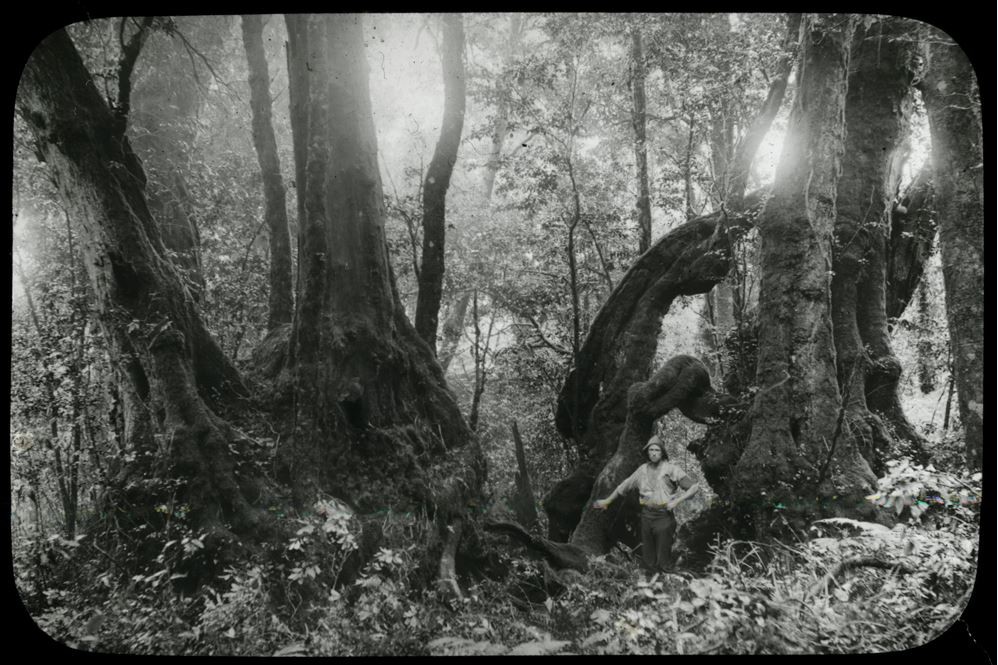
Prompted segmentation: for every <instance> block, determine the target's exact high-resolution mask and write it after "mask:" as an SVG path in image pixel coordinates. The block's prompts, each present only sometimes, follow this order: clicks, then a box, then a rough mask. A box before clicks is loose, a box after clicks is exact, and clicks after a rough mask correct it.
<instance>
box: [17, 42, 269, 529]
mask: <svg viewBox="0 0 998 665" xmlns="http://www.w3.org/2000/svg"><path fill="white" fill-rule="evenodd" d="M97 91H98V88H97V86H96V85H95V83H94V80H93V79H92V78H91V76H90V73H89V72H88V71H87V70H86V67H85V66H84V64H83V62H82V60H81V58H80V56H79V53H78V52H77V51H76V48H75V46H74V45H73V42H72V40H71V39H70V38H69V36H68V35H67V34H66V32H65V31H64V30H58V31H56V32H55V33H53V34H52V35H50V36H49V37H48V38H46V39H45V41H43V42H42V43H41V44H40V45H39V46H38V47H37V49H36V50H35V52H34V53H33V54H32V57H31V59H30V60H29V61H28V63H27V65H26V67H25V69H24V74H23V77H22V79H21V84H20V88H19V90H18V99H17V108H18V111H19V113H20V114H21V116H22V117H23V118H24V120H25V121H26V123H27V125H28V126H29V127H30V129H31V131H32V133H33V135H34V138H35V141H36V145H37V148H38V152H39V154H40V155H41V156H42V158H43V159H44V161H45V163H46V165H47V167H48V168H49V169H50V170H51V173H52V175H53V177H54V180H55V181H56V182H57V183H58V185H59V190H60V193H61V195H62V197H63V200H64V203H65V205H66V208H67V210H70V211H71V215H70V217H71V218H72V220H73V223H74V226H75V230H76V232H77V235H78V237H79V239H80V245H81V249H82V252H83V257H84V263H85V265H86V269H87V273H88V275H89V279H90V285H91V288H92V290H93V293H94V296H95V299H96V307H95V309H96V312H97V317H98V320H99V322H100V324H101V326H102V328H103V330H104V334H105V337H106V339H107V340H108V343H109V346H110V355H111V359H112V362H113V364H114V365H115V366H116V368H117V374H118V376H119V382H120V393H121V396H122V408H123V411H124V433H125V439H126V444H127V445H128V450H129V457H130V458H131V461H129V462H128V463H127V464H126V466H125V468H124V470H123V472H122V474H121V476H120V477H119V478H117V479H116V481H115V483H114V485H115V487H113V488H112V489H111V494H110V497H109V500H108V505H107V507H108V508H109V509H111V510H115V511H117V512H116V518H117V519H119V520H120V521H121V523H122V524H132V525H137V524H145V525H146V526H148V522H150V521H156V520H161V519H162V518H163V516H162V515H159V516H158V517H157V513H156V512H155V510H154V509H155V506H157V505H159V504H161V503H164V502H165V501H167V500H169V497H170V494H171V492H174V491H175V492H176V494H174V497H175V500H176V502H177V505H187V506H188V508H189V510H190V513H189V517H188V519H189V520H190V523H191V524H194V525H198V526H199V527H203V528H204V529H206V530H207V531H208V532H209V534H211V535H213V536H221V537H223V538H225V537H227V534H228V532H229V529H230V528H231V529H232V530H235V531H237V532H241V533H251V532H254V531H257V530H258V529H259V528H260V525H261V524H262V522H261V521H260V520H261V513H260V512H259V511H256V510H254V509H253V508H252V507H251V505H250V501H252V500H253V499H254V498H256V497H257V496H258V494H259V491H260V490H261V487H262V485H260V484H259V483H256V482H255V481H254V480H253V479H252V478H251V477H250V474H244V475H243V476H241V477H237V475H236V474H235V471H234V469H235V462H234V459H233V456H232V453H231V452H230V447H237V446H238V444H239V443H240V438H239V436H238V435H237V434H236V433H235V432H234V431H233V430H232V429H231V428H230V427H229V426H228V425H227V424H226V423H225V422H224V421H223V420H222V419H221V418H219V417H218V416H217V415H216V414H215V412H214V411H213V405H218V404H220V403H222V402H225V401H226V400H227V399H229V398H232V397H233V396H237V395H239V394H242V393H244V391H245V389H244V388H243V387H242V382H241V380H240V377H239V374H238V373H237V372H236V370H235V369H234V368H233V367H232V365H231V364H229V362H228V360H227V359H226V358H225V356H224V355H223V354H222V353H221V351H220V350H219V348H218V346H217V344H215V342H214V340H213V339H212V338H211V337H210V336H209V334H208V332H207V331H206V330H205V327H204V325H203V323H202V321H201V318H200V316H199V311H198V308H197V306H196V304H195V302H194V300H193V299H192V297H191V294H190V292H189V291H188V289H187V287H186V286H185V283H184V280H183V279H182V278H181V276H180V274H179V272H178V269H177V268H176V266H175V265H174V264H173V263H172V262H171V261H170V260H168V259H167V258H166V257H167V248H166V246H165V244H164V241H163V239H162V236H161V233H160V228H159V225H158V224H157V223H156V220H155V219H154V218H153V215H152V214H151V213H150V210H149V206H148V204H147V202H146V198H145V194H144V187H145V184H146V180H145V174H144V172H143V169H142V165H141V163H140V162H139V160H138V159H137V157H136V156H135V154H134V153H133V152H132V149H131V146H130V143H129V141H128V139H127V137H126V136H125V135H124V127H123V124H122V123H120V122H118V121H116V119H115V118H114V117H113V115H112V113H111V111H110V109H109V108H108V105H107V103H106V102H105V100H104V99H103V98H102V97H101V96H100V94H99V93H98V92H97ZM229 403H234V402H231V401H230V402H229ZM174 488H175V489H174Z"/></svg>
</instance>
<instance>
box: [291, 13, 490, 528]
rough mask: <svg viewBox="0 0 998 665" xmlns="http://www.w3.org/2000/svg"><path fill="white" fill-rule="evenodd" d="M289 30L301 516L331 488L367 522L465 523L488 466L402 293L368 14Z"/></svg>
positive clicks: (299, 22)
mask: <svg viewBox="0 0 998 665" xmlns="http://www.w3.org/2000/svg"><path fill="white" fill-rule="evenodd" d="M288 26H289V33H292V32H293V33H294V34H295V38H294V39H295V40H297V41H294V42H292V44H294V45H295V47H294V48H292V49H290V56H291V57H290V64H291V72H290V80H291V82H292V86H293V88H292V91H291V99H292V101H293V102H295V101H300V102H302V103H305V104H307V138H306V139H303V140H301V142H300V143H299V141H298V138H297V137H296V145H305V146H307V155H306V157H305V159H304V160H303V161H304V163H305V171H306V175H305V180H304V183H302V187H303V190H302V191H303V193H304V208H305V217H304V219H303V220H302V223H301V224H300V238H299V247H300V258H301V262H300V264H299V265H300V268H299V275H300V277H299V287H298V297H297V301H296V304H295V308H296V310H295V320H294V324H293V329H292V336H291V351H292V352H291V354H290V358H291V363H293V364H292V365H291V366H290V372H291V375H292V381H293V391H294V429H293V432H292V436H291V437H290V438H289V439H288V440H287V443H285V444H284V446H283V448H282V451H281V454H282V459H283V462H282V467H283V473H285V474H286V475H287V476H288V478H289V480H290V481H291V482H292V483H293V492H294V499H295V501H296V503H297V504H298V505H299V506H304V505H307V504H309V503H310V502H311V500H312V499H313V498H314V497H315V495H316V492H317V491H325V492H330V493H332V494H334V495H337V496H340V497H341V498H345V499H348V500H350V501H352V502H353V503H354V505H355V506H356V507H357V508H358V509H359V510H361V511H362V512H371V511H374V510H378V509H382V508H384V507H387V506H395V507H399V508H400V509H416V508H421V507H422V508H426V509H427V510H428V511H435V513H436V514H437V515H438V516H444V517H446V516H449V515H454V514H462V513H463V512H464V511H465V510H466V509H467V506H468V501H470V500H473V499H474V498H475V497H476V496H477V493H478V492H479V490H480V487H481V483H482V481H483V478H484V462H483V459H482V457H481V453H480V450H479V448H478V443H477V440H476V439H475V438H474V436H473V435H472V433H471V432H470V430H469V429H468V425H467V424H466V423H465V421H464V418H463V417H462V416H461V413H460V411H459V410H458V407H457V405H456V403H455V401H454V397H453V395H452V394H451V393H450V392H449V391H448V389H447V387H446V384H445V383H444V378H443V375H442V373H441V371H440V366H439V365H438V364H437V363H436V361H435V360H434V358H433V353H432V351H431V349H430V347H429V346H428V345H427V344H426V343H425V342H424V341H423V340H422V339H421V338H420V337H419V335H418V334H417V333H416V330H415V328H414V327H413V326H412V324H411V323H410V322H409V320H408V319H407V318H406V316H405V312H404V309H403V307H402V305H401V303H400V301H399V298H398V294H397V293H396V290H395V284H394V277H393V275H392V271H391V267H390V265H389V259H388V247H387V244H386V241H385V232H384V224H385V211H384V202H383V196H382V187H381V179H380V175H379V171H378V164H377V145H376V138H375V131H374V123H373V119H372V115H371V101H370V92H369V84H368V64H367V60H366V55H365V54H366V51H365V49H364V44H363V39H362V26H361V17H360V16H357V15H309V16H295V17H290V16H289V17H288ZM301 38H304V39H301ZM302 45H305V48H298V46H302ZM302 82H304V83H306V84H307V90H302V89H301V88H300V87H297V86H298V85H299V84H300V83H302Z"/></svg>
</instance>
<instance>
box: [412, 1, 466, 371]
mask: <svg viewBox="0 0 998 665" xmlns="http://www.w3.org/2000/svg"><path fill="white" fill-rule="evenodd" d="M442 22H443V45H442V48H441V59H442V61H443V72H444V118H443V122H442V123H441V126H440V138H439V139H438V140H437V147H436V149H435V150H434V151H433V159H432V160H430V166H429V168H428V169H427V170H426V181H425V182H424V183H423V257H422V261H421V263H420V266H419V273H418V280H419V294H418V296H417V298H416V321H415V324H416V332H418V333H419V336H420V337H422V338H423V340H424V341H425V342H426V343H427V344H428V345H429V346H430V350H432V351H433V352H434V354H435V353H436V349H437V319H438V317H439V315H440V298H441V296H442V295H443V281H444V241H445V238H446V228H447V224H446V219H445V211H446V204H447V189H448V187H450V178H451V173H453V171H454V162H455V161H457V150H458V148H459V147H460V145H461V129H462V128H463V127H464V106H465V99H464V98H465V80H464V77H465V74H464V24H463V22H462V18H461V15H460V14H445V15H444V16H443V18H442Z"/></svg>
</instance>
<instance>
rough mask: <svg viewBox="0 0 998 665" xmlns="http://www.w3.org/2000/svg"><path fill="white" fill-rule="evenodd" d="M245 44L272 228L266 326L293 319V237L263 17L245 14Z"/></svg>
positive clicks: (255, 140) (266, 206)
mask: <svg viewBox="0 0 998 665" xmlns="http://www.w3.org/2000/svg"><path fill="white" fill-rule="evenodd" d="M242 28H243V44H244V46H245V47H246V61H247V63H248V65H249V74H250V76H249V85H250V106H251V109H252V114H253V146H254V147H255V148H256V157H257V160H259V162H260V174H261V175H262V177H263V200H264V213H263V216H264V219H265V220H266V222H267V228H268V229H269V230H270V278H269V280H268V284H269V285H270V295H269V297H268V301H267V330H268V331H270V330H273V329H274V328H277V327H278V326H280V325H283V324H285V323H291V317H292V315H293V313H294V302H293V296H292V292H291V289H292V284H291V237H290V234H289V233H288V211H287V208H286V205H287V201H286V199H285V196H284V182H283V179H282V178H281V163H280V161H279V160H278V157H277V140H276V139H275V138H274V127H273V125H272V124H271V120H270V74H269V73H268V71H267V57H266V54H265V52H264V49H263V20H262V19H261V18H260V16H259V15H255V14H252V15H243V17H242Z"/></svg>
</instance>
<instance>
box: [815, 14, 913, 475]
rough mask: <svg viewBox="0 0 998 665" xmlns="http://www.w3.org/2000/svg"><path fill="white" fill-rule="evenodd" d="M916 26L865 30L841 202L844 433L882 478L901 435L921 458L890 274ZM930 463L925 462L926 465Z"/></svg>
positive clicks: (837, 258)
mask: <svg viewBox="0 0 998 665" xmlns="http://www.w3.org/2000/svg"><path fill="white" fill-rule="evenodd" d="M908 30H909V26H908V25H907V24H906V22H904V21H902V20H900V19H890V18H887V19H885V20H882V21H877V22H874V23H871V24H869V25H867V26H864V27H861V28H859V29H858V30H857V31H856V33H855V35H854V37H853V45H852V52H851V58H850V75H849V91H848V94H847V96H846V111H845V113H846V141H845V153H844V155H843V157H842V175H841V178H840V179H839V183H838V194H837V199H836V212H837V216H836V218H835V229H834V244H833V251H832V253H833V263H832V269H833V271H834V277H833V278H832V321H833V325H834V333H835V351H836V366H837V372H838V383H839V390H840V392H841V393H842V399H843V401H844V403H845V404H844V407H845V410H846V413H845V422H844V427H845V429H846V430H848V433H849V434H851V435H852V436H853V437H855V438H856V440H857V444H858V445H859V446H860V450H861V451H862V453H863V456H864V457H865V458H866V460H867V462H868V463H869V464H870V466H871V468H872V469H873V470H874V472H875V473H877V474H878V475H880V474H882V473H883V472H884V470H885V466H884V463H885V458H886V455H887V453H888V452H889V451H888V447H889V445H890V442H891V434H890V433H889V432H888V431H887V429H886V427H885V422H886V423H889V424H890V425H891V427H892V429H893V431H894V433H895V434H896V435H897V436H898V437H899V438H901V439H903V440H904V441H905V442H906V443H907V445H908V447H910V448H913V449H914V450H916V451H920V450H921V445H922V437H921V436H919V434H918V433H917V432H916V431H915V428H914V427H913V426H912V425H911V423H909V422H908V419H907V418H906V417H905V414H904V411H903V410H902V408H901V402H900V398H899V396H898V382H899V379H900V376H901V363H900V362H899V361H898V359H897V358H896V357H895V356H894V354H893V351H892V350H891V346H890V337H889V332H888V329H887V308H886V273H887V265H886V258H887V248H888V238H889V234H890V229H891V224H890V216H891V207H892V206H891V202H892V200H893V198H894V193H895V192H896V191H897V187H898V180H899V179H900V165H901V164H900V156H901V154H902V152H903V150H902V149H903V145H904V142H905V139H906V133H907V128H908V124H909V122H910V120H909V117H910V114H911V111H912V105H913V98H912V94H913V89H912V87H911V86H912V81H913V79H914V76H915V71H914V70H913V67H912V63H913V58H912V56H913V52H912V48H911V46H910V44H911V42H910V41H908V40H903V39H901V38H902V37H903V36H904V35H905V34H906V33H907V32H908ZM922 461H923V462H924V461H925V460H924V459H923V460H922Z"/></svg>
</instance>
